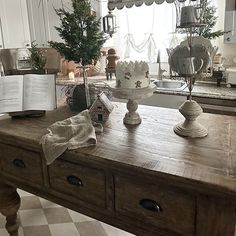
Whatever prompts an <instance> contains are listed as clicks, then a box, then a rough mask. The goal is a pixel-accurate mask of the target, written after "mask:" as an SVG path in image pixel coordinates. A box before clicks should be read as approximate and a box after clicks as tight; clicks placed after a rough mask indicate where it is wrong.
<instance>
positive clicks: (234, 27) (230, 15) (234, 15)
mask: <svg viewBox="0 0 236 236" xmlns="http://www.w3.org/2000/svg"><path fill="white" fill-rule="evenodd" d="M225 31H231V32H230V33H228V34H225V35H224V42H225V43H236V11H226V12H225Z"/></svg>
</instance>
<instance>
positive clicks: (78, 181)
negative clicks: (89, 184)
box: [67, 175, 83, 187]
mask: <svg viewBox="0 0 236 236" xmlns="http://www.w3.org/2000/svg"><path fill="white" fill-rule="evenodd" d="M67 181H68V182H69V184H71V185H76V186H78V187H82V186H83V183H82V181H81V179H79V178H78V177H76V176H74V175H70V176H68V177H67Z"/></svg>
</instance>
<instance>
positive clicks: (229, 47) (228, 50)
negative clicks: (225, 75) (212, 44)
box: [215, 0, 236, 66]
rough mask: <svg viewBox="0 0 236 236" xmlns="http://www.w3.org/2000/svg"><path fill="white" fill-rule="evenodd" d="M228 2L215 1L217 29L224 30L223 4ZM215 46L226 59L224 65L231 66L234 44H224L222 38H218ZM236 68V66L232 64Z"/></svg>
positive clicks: (235, 54) (235, 55)
mask: <svg viewBox="0 0 236 236" xmlns="http://www.w3.org/2000/svg"><path fill="white" fill-rule="evenodd" d="M226 1H228V0H215V3H216V7H217V10H218V16H219V18H218V22H217V26H216V27H217V29H221V30H223V29H224V18H225V3H226ZM216 45H217V46H219V51H218V52H220V53H222V54H223V57H225V58H226V61H225V65H232V64H233V58H235V57H236V44H224V37H220V38H218V39H217V40H216ZM234 66H236V64H234Z"/></svg>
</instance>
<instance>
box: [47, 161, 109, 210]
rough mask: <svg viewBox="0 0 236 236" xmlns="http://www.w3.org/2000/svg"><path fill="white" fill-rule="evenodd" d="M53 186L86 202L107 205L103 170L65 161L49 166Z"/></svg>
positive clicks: (101, 205)
mask: <svg viewBox="0 0 236 236" xmlns="http://www.w3.org/2000/svg"><path fill="white" fill-rule="evenodd" d="M49 175H50V184H51V187H52V188H53V189H55V190H57V191H59V192H61V193H66V194H67V195H71V196H74V197H75V198H76V199H79V200H81V201H84V202H86V203H89V204H92V205H96V206H99V207H105V203H106V196H105V194H106V191H105V189H106V188H105V186H106V184H105V174H104V172H103V171H102V170H98V169H94V168H88V167H85V166H83V165H78V164H72V163H69V162H65V161H59V160H57V161H55V162H53V163H52V164H51V165H50V166H49Z"/></svg>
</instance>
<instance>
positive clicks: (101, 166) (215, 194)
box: [0, 103, 236, 236]
mask: <svg viewBox="0 0 236 236" xmlns="http://www.w3.org/2000/svg"><path fill="white" fill-rule="evenodd" d="M125 105H126V104H122V103H114V106H115V108H114V110H113V112H112V113H111V115H110V117H109V120H108V121H107V122H106V124H105V126H104V132H103V133H101V134H99V135H97V145H96V146H93V147H88V148H80V149H76V150H73V151H72V150H71V151H66V152H65V153H64V154H62V155H61V156H60V157H59V158H58V159H57V160H56V161H55V162H54V163H53V164H51V165H50V166H46V162H45V159H44V156H43V152H42V147H41V145H40V139H41V137H42V136H43V135H44V134H46V133H47V127H48V126H50V125H51V124H53V123H54V122H56V121H59V120H63V119H65V118H68V117H70V116H72V115H75V113H72V112H71V111H70V110H69V108H68V107H67V106H61V107H59V108H58V109H57V110H55V111H52V112H47V113H46V116H44V117H34V118H17V119H12V118H9V117H8V116H1V117H0V178H1V182H2V183H4V184H0V187H1V186H6V187H4V188H3V189H2V192H1V196H0V202H1V201H3V200H4V201H5V202H7V201H9V202H11V199H10V198H9V199H8V195H9V194H8V192H7V191H6V193H5V194H4V189H8V186H12V185H13V186H14V187H13V190H14V189H15V188H17V187H20V188H22V189H24V190H26V191H29V192H32V193H34V194H36V195H39V196H41V197H44V198H46V199H48V200H51V201H54V202H56V203H58V204H60V205H63V206H65V207H68V208H71V209H73V210H76V211H79V212H81V213H83V214H86V215H88V216H90V217H93V218H96V219H99V220H101V221H104V222H106V223H109V224H111V225H114V226H116V227H119V228H122V229H124V230H127V231H129V232H132V233H134V234H136V235H139V236H144V235H145V236H193V235H194V236H233V235H234V228H235V223H236V214H235V213H236V118H235V117H233V116H225V115H214V114H206V113H204V114H202V115H201V116H200V117H199V119H198V120H199V122H200V123H202V124H203V125H204V126H205V127H207V128H208V133H209V134H208V136H207V137H205V138H201V139H191V138H183V137H180V136H178V135H176V134H175V133H174V131H173V127H174V125H175V124H177V123H178V122H180V121H181V120H183V117H182V116H181V115H180V114H179V112H178V111H177V110H174V109H166V108H158V107H150V106H139V114H140V116H141V117H142V123H141V124H140V125H124V124H123V117H124V114H125V112H126V107H125ZM15 160H17V161H15ZM22 162H23V163H22ZM71 176H72V184H71V182H70V181H69V182H68V177H71ZM70 180H71V179H70ZM73 181H75V183H76V184H75V185H74V184H73V183H74V182H73ZM78 181H79V182H78ZM80 181H81V183H82V184H80ZM6 184H7V185H6ZM13 192H15V190H14V191H13ZM143 199H148V201H149V200H150V201H151V202H153V201H154V202H155V204H157V205H158V206H160V209H161V211H160V212H152V211H150V210H147V209H146V208H145V209H144V208H143V206H141V205H140V201H141V200H143ZM150 201H149V203H150ZM13 203H14V206H12V209H14V212H13V215H12V220H11V222H12V223H11V224H10V225H11V227H15V226H17V224H16V221H15V220H16V219H15V217H16V214H15V211H17V209H18V207H19V203H18V202H16V201H14V202H13ZM0 205H1V204H0ZM1 209H3V210H4V207H3V206H0V211H1ZM15 228H16V227H15ZM12 235H13V234H12Z"/></svg>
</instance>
